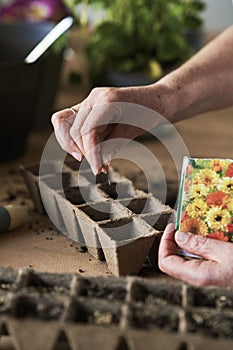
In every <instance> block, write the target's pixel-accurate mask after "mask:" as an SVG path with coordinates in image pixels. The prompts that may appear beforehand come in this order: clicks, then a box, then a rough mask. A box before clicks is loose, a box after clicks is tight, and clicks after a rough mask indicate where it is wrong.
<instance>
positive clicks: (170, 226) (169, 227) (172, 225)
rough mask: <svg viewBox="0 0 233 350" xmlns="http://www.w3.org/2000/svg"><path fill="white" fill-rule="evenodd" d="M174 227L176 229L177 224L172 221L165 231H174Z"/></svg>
mask: <svg viewBox="0 0 233 350" xmlns="http://www.w3.org/2000/svg"><path fill="white" fill-rule="evenodd" d="M174 229H175V225H174V224H172V223H171V222H170V223H169V224H168V225H167V227H166V228H165V231H164V233H167V232H171V231H174Z"/></svg>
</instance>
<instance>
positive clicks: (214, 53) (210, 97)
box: [152, 26, 233, 122]
mask: <svg viewBox="0 0 233 350" xmlns="http://www.w3.org/2000/svg"><path fill="white" fill-rule="evenodd" d="M157 84H159V85H160V86H162V87H163V88H165V90H166V88H168V91H169V92H170V93H168V94H169V95H170V96H168V98H165V102H164V103H166V100H167V102H168V103H169V106H168V111H167V117H168V119H169V120H170V121H172V122H175V121H178V120H181V119H184V118H188V117H191V116H194V115H197V114H200V113H203V112H206V111H208V110H214V109H219V108H225V107H229V106H231V105H233V26H231V27H230V28H228V29H227V30H225V31H224V32H223V33H221V34H220V35H219V36H218V37H217V38H215V39H214V40H212V41H211V42H210V43H209V44H207V45H206V46H205V47H204V48H203V49H202V50H200V51H199V52H198V53H197V54H196V55H194V56H193V57H192V58H191V59H190V60H189V61H187V62H186V63H185V64H184V65H182V66H181V67H180V68H178V69H177V70H175V71H173V72H172V73H170V74H169V75H167V76H165V77H164V78H162V79H161V80H160V81H159V82H158V83H157ZM153 88H155V91H157V88H156V84H154V86H152V89H153ZM156 99H157V97H156ZM165 114H166V112H165Z"/></svg>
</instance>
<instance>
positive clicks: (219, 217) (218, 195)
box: [176, 157, 233, 259]
mask: <svg viewBox="0 0 233 350" xmlns="http://www.w3.org/2000/svg"><path fill="white" fill-rule="evenodd" d="M176 229H177V230H180V231H183V232H191V233H194V234H198V235H202V236H207V237H209V238H213V239H219V240H222V241H225V242H233V160H231V159H201V158H188V157H184V160H183V167H182V174H181V183H180V190H179V196H178V206H177V221H176ZM178 254H179V255H181V256H183V257H185V258H187V259H189V258H196V259H200V257H199V256H198V255H194V254H190V253H189V252H187V251H184V250H182V249H180V248H178Z"/></svg>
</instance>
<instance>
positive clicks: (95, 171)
mask: <svg viewBox="0 0 233 350" xmlns="http://www.w3.org/2000/svg"><path fill="white" fill-rule="evenodd" d="M91 170H92V172H93V174H94V175H95V176H97V175H99V174H100V172H101V169H97V168H95V167H93V166H91Z"/></svg>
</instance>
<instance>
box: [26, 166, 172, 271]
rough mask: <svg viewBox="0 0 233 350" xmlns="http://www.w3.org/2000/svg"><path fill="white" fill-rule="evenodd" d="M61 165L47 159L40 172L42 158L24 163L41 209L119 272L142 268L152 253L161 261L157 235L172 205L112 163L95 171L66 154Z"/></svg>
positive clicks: (68, 234) (62, 230)
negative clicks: (104, 169) (104, 170)
mask: <svg viewBox="0 0 233 350" xmlns="http://www.w3.org/2000/svg"><path fill="white" fill-rule="evenodd" d="M58 168H59V164H58V163H57V162H50V163H46V164H45V165H43V175H41V173H40V176H39V164H36V165H29V166H25V167H21V170H22V173H23V176H24V178H25V181H26V184H27V186H28V188H29V191H30V193H31V196H32V199H33V201H34V205H35V208H36V209H37V210H38V212H40V213H45V211H46V212H47V213H48V214H49V217H50V218H51V217H52V218H53V220H52V221H53V223H54V224H55V226H56V227H57V228H58V229H59V230H60V231H61V232H62V233H63V234H65V235H66V236H67V237H68V238H70V239H72V240H74V241H76V242H78V243H80V244H81V245H85V246H86V247H87V249H88V251H89V253H90V254H91V255H92V256H93V257H95V258H96V259H99V260H101V261H106V263H107V266H108V269H109V270H110V271H111V272H112V273H113V274H114V275H116V276H121V275H130V274H138V273H139V271H140V270H141V268H142V266H143V263H144V262H145V260H146V258H147V257H148V256H149V257H150V261H151V263H152V264H153V265H154V266H157V252H158V246H159V241H160V238H161V235H162V232H163V230H164V228H165V226H166V224H167V223H168V221H169V220H170V221H172V222H174V221H175V211H174V210H172V209H171V208H170V207H169V206H165V205H163V204H162V203H161V202H160V201H159V200H158V199H156V198H155V197H154V196H153V195H152V194H147V193H145V192H143V191H140V190H138V189H135V188H134V186H133V184H132V182H131V181H130V180H129V179H127V178H126V177H123V176H121V175H120V174H119V173H118V172H117V171H115V170H114V169H113V168H110V171H109V173H108V174H100V175H97V176H94V175H93V174H92V172H91V170H90V168H89V167H88V165H87V164H86V166H85V164H84V166H82V163H79V162H77V161H70V160H66V161H65V162H64V164H63V167H62V172H61V171H60V173H59V171H58ZM59 181H60V183H61V184H62V186H61V184H60V183H59ZM42 193H43V194H45V195H42Z"/></svg>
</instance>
